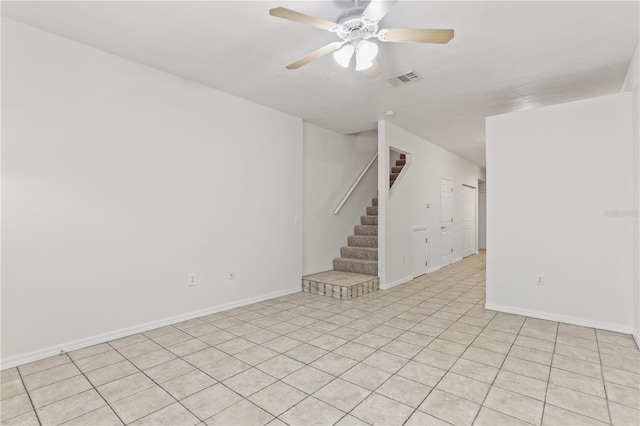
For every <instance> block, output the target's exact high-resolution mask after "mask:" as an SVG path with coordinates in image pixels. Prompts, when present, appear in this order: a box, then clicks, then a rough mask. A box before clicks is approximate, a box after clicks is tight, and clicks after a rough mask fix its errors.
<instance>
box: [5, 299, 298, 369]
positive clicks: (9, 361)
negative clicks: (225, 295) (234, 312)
mask: <svg viewBox="0 0 640 426" xmlns="http://www.w3.org/2000/svg"><path fill="white" fill-rule="evenodd" d="M298 291H301V288H300V287H295V288H288V289H286V290H280V291H275V292H273V293H268V294H264V295H261V296H256V297H250V298H248V299H243V300H238V301H237V302H231V303H225V304H223V305H218V306H213V307H211V308H206V309H201V310H198V311H192V312H188V313H186V314H180V315H176V316H173V317H169V318H163V319H160V320H156V321H150V322H146V323H143V324H138V325H134V326H132V327H126V328H121V329H119V330H114V331H109V332H107V333H102V334H97V335H94V336H89V337H85V338H82V339H78V340H73V341H71V342H66V343H61V344H59V345H54V346H49V347H47V348H43V349H38V350H35V351H32V352H27V353H24V354H19V355H14V356H10V357H7V358H3V359H2V360H1V361H0V366H1V367H0V369H1V370H4V369H7V368H12V367H16V366H18V365H22V364H26V363H29V362H33V361H39V360H41V359H44V358H48V357H50V356H54V355H59V354H60V353H62V352H70V351H75V350H76V349H82V348H85V347H87V346H93V345H97V344H99V343H104V342H108V341H111V340H114V339H119V338H121V337H126V336H130V335H132V334H137V333H142V332H144V331H149V330H153V329H154V328H159V327H164V326H165V325H171V324H176V323H179V322H182V321H187V320H190V319H193V318H198V317H202V316H205V315H211V314H215V313H217V312H222V311H228V310H229V309H234V308H239V307H241V306H246V305H251V304H252V303H257V302H262V301H263V300H268V299H273V298H276V297H280V296H286V295H288V294H292V293H296V292H298Z"/></svg>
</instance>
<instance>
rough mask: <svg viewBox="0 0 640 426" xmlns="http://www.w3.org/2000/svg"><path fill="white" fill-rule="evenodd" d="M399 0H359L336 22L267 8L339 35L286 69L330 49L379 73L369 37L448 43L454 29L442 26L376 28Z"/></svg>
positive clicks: (358, 66) (338, 59)
mask: <svg viewBox="0 0 640 426" xmlns="http://www.w3.org/2000/svg"><path fill="white" fill-rule="evenodd" d="M397 1H398V0H372V1H371V2H370V3H369V5H368V6H367V7H366V8H362V7H358V0H355V2H354V3H355V6H354V8H352V9H351V10H349V11H347V12H345V13H343V14H342V15H340V16H339V17H338V19H337V21H338V22H337V23H335V22H330V21H327V20H324V19H320V18H315V17H313V16H309V15H305V14H304V13H300V12H296V11H294V10H291V9H287V8H284V7H276V8H274V9H271V10H269V14H270V15H271V16H275V17H278V18H282V19H288V20H290V21H295V22H300V23H302V24H306V25H310V26H312V27H316V28H320V29H322V30H327V31H330V32H334V33H336V34H337V36H338V37H339V38H340V39H341V41H336V42H333V43H329V44H328V45H326V46H324V47H321V48H320V49H318V50H316V51H314V52H311V53H310V54H308V55H306V56H303V57H302V58H300V59H298V60H297V61H295V62H292V63H290V64H289V65H287V69H290V70H292V69H298V68H300V67H302V66H303V65H306V64H308V63H309V62H311V61H315V60H316V59H319V58H321V57H323V56H325V55H328V54H329V53H332V52H333V57H334V59H335V60H336V62H337V63H338V64H340V65H341V66H343V67H345V68H347V67H348V66H349V64H350V63H351V59H352V58H353V56H355V58H356V67H355V68H356V71H365V70H366V72H367V73H368V74H369V76H376V75H378V70H377V64H376V61H375V57H376V55H377V54H378V45H377V44H376V43H374V42H373V41H370V40H369V39H371V38H377V39H378V40H379V41H382V42H411V43H439V44H445V43H448V42H449V41H450V40H451V39H452V38H453V30H443V29H409V28H385V29H378V23H379V22H380V20H381V19H382V18H384V16H385V15H386V14H387V13H388V12H389V11H390V10H391V8H392V7H393V6H394V5H395V4H396V3H397Z"/></svg>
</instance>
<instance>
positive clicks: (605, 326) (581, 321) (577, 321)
mask: <svg viewBox="0 0 640 426" xmlns="http://www.w3.org/2000/svg"><path fill="white" fill-rule="evenodd" d="M484 308H485V309H488V310H490V311H498V312H504V313H507V314H514V315H523V316H527V317H532V318H539V319H544V320H549V321H557V322H564V323H567V324H573V325H580V326H582V327H591V328H599V329H601V330H608V331H615V332H617V333H624V334H633V330H632V329H631V328H627V327H624V326H620V325H617V324H610V323H606V322H600V321H592V320H588V319H585V318H577V317H572V316H569V315H560V314H554V313H550V312H542V311H535V310H531V309H521V308H514V307H512V306H504V305H494V304H490V303H487V304H485V305H484ZM634 337H635V336H634ZM636 342H637V340H636Z"/></svg>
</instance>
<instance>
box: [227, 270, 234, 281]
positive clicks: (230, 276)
mask: <svg viewBox="0 0 640 426" xmlns="http://www.w3.org/2000/svg"><path fill="white" fill-rule="evenodd" d="M233 277H234V274H233V271H229V277H228V278H229V279H230V280H232V279H233Z"/></svg>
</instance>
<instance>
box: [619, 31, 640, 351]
mask: <svg viewBox="0 0 640 426" xmlns="http://www.w3.org/2000/svg"><path fill="white" fill-rule="evenodd" d="M639 74H640V43H639V44H638V46H636V50H635V53H634V55H633V58H632V59H631V62H630V64H629V69H628V71H627V76H626V78H625V80H624V84H623V85H622V91H623V92H628V91H631V92H632V98H633V99H632V107H631V108H632V114H631V116H632V121H633V122H632V132H633V136H632V139H633V148H632V151H633V155H632V161H633V175H632V191H633V195H632V198H633V208H634V210H635V212H636V214H635V216H634V217H633V219H632V220H633V236H634V237H633V293H634V298H633V300H634V301H635V303H634V306H635V309H634V321H633V324H634V334H633V337H634V338H635V339H636V344H637V345H638V347H640V218H639V217H638V213H637V212H638V211H640V129H639V128H640V123H639V121H640V100H639V98H640V94H639V92H640V85H639V84H638V80H639V79H640V78H639Z"/></svg>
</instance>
